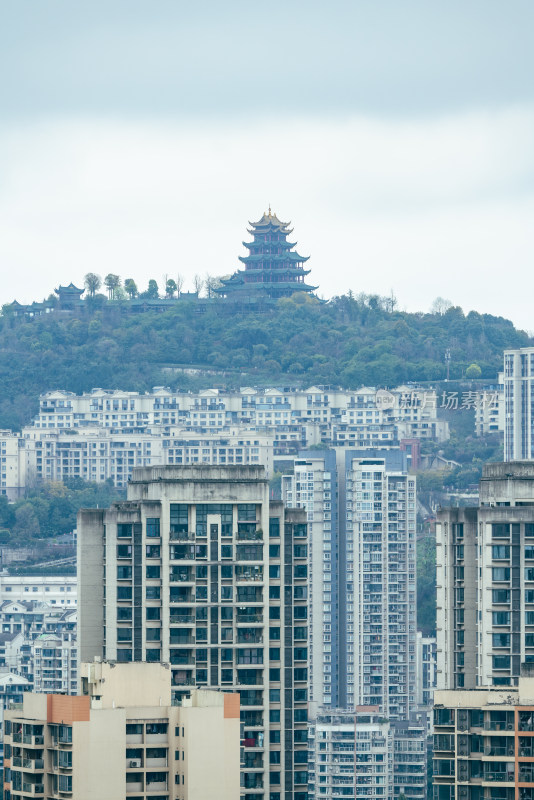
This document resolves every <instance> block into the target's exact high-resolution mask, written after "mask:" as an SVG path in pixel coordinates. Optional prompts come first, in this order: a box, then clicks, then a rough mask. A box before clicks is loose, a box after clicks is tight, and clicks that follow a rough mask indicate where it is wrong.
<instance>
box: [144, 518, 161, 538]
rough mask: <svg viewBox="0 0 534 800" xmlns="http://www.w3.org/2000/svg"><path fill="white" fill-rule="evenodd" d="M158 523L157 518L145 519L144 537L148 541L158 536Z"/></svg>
mask: <svg viewBox="0 0 534 800" xmlns="http://www.w3.org/2000/svg"><path fill="white" fill-rule="evenodd" d="M159 525H160V521H159V518H158V517H147V521H146V535H147V537H148V538H149V539H151V538H153V539H157V538H158V537H159V536H160V527H159Z"/></svg>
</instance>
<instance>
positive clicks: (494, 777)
mask: <svg viewBox="0 0 534 800" xmlns="http://www.w3.org/2000/svg"><path fill="white" fill-rule="evenodd" d="M482 780H483V781H489V782H490V783H495V782H497V783H511V784H513V783H514V781H515V774H514V772H513V771H510V772H485V773H484V774H483V776H482Z"/></svg>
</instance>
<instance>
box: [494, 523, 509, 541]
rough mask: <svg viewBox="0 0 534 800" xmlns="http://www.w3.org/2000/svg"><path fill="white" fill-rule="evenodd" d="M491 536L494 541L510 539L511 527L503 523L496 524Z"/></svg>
mask: <svg viewBox="0 0 534 800" xmlns="http://www.w3.org/2000/svg"><path fill="white" fill-rule="evenodd" d="M491 536H492V538H493V539H509V538H510V525H507V524H505V523H503V522H494V523H493V524H492V526H491Z"/></svg>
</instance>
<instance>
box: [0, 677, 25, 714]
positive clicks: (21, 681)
mask: <svg viewBox="0 0 534 800" xmlns="http://www.w3.org/2000/svg"><path fill="white" fill-rule="evenodd" d="M30 690H31V684H30V683H29V681H28V680H27V679H26V678H24V677H23V676H22V675H16V674H15V673H14V672H9V671H6V672H0V709H4V710H5V709H6V708H9V707H10V706H11V705H12V704H14V703H17V704H18V703H22V695H23V694H24V692H28V691H30Z"/></svg>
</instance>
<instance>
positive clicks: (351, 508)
mask: <svg viewBox="0 0 534 800" xmlns="http://www.w3.org/2000/svg"><path fill="white" fill-rule="evenodd" d="M402 455H403V454H401V453H398V452H395V451H385V452H383V453H380V452H379V451H377V452H375V453H374V454H373V453H369V452H368V453H365V452H361V453H356V452H354V451H347V452H346V453H345V474H346V496H345V519H346V556H345V565H346V566H345V569H346V583H345V591H346V618H345V624H344V620H343V616H342V617H341V626H342V629H343V630H346V638H347V649H346V691H347V697H346V704H347V706H348V707H352V708H354V707H356V706H359V705H376V706H378V707H379V708H380V711H381V713H382V714H384V715H385V716H387V717H389V718H390V719H391V720H401V719H408V717H409V714H410V712H411V711H412V710H413V709H415V706H416V686H415V683H416V583H415V570H416V556H415V532H416V499H415V477H414V476H411V475H407V474H406V471H405V466H404V467H403V463H402V459H401V456H402ZM404 463H405V462H404Z"/></svg>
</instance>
